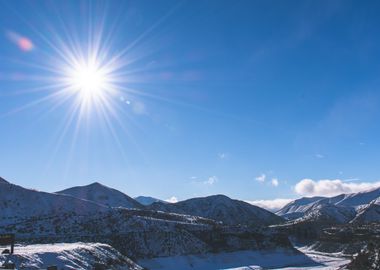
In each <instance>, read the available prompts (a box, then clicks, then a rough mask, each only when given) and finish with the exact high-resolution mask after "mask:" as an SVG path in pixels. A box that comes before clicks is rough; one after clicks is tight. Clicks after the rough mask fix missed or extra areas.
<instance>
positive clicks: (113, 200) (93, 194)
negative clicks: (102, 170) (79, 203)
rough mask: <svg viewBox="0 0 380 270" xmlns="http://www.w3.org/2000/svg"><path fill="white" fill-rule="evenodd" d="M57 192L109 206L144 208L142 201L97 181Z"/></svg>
mask: <svg viewBox="0 0 380 270" xmlns="http://www.w3.org/2000/svg"><path fill="white" fill-rule="evenodd" d="M56 193H57V194H67V195H71V196H74V197H76V198H80V199H84V200H89V201H93V202H96V203H98V204H102V205H106V206H109V207H125V208H143V206H142V205H141V204H140V203H138V202H137V201H135V200H134V199H132V198H131V197H129V196H128V195H126V194H124V193H122V192H120V191H118V190H116V189H113V188H110V187H106V186H104V185H102V184H100V183H97V182H95V183H92V184H90V185H86V186H78V187H72V188H68V189H65V190H62V191H58V192H56Z"/></svg>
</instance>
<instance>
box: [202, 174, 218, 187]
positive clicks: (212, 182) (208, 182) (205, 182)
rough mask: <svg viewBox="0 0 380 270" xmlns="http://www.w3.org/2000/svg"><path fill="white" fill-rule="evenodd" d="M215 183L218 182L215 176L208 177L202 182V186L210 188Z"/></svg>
mask: <svg viewBox="0 0 380 270" xmlns="http://www.w3.org/2000/svg"><path fill="white" fill-rule="evenodd" d="M216 182H218V177H216V176H210V177H209V178H208V179H207V180H206V181H204V182H203V184H205V185H209V186H212V185H213V184H215V183H216Z"/></svg>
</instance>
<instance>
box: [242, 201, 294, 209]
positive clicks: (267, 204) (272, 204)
mask: <svg viewBox="0 0 380 270" xmlns="http://www.w3.org/2000/svg"><path fill="white" fill-rule="evenodd" d="M291 201H293V199H273V200H256V201H246V202H247V203H250V204H253V205H256V206H258V207H261V208H264V209H267V210H269V211H272V212H275V211H277V210H280V209H281V208H282V207H284V206H285V205H286V204H288V203H290V202H291Z"/></svg>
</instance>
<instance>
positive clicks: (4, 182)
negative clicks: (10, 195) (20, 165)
mask: <svg viewBox="0 0 380 270" xmlns="http://www.w3.org/2000/svg"><path fill="white" fill-rule="evenodd" d="M0 184H9V182H8V181H7V180H5V179H4V178H2V177H0Z"/></svg>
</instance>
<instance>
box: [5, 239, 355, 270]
mask: <svg viewBox="0 0 380 270" xmlns="http://www.w3.org/2000/svg"><path fill="white" fill-rule="evenodd" d="M299 250H300V251H301V252H303V253H304V254H300V253H293V252H289V251H286V250H274V251H272V252H258V251H239V252H232V253H219V254H204V255H191V256H176V257H162V258H154V259H145V260H140V261H138V264H139V265H140V266H142V267H146V268H147V269H149V270H162V269H165V270H178V269H181V270H190V269H191V270H195V269H196V270H216V269H225V270H227V269H228V270H252V269H255V270H258V269H283V270H285V269H286V270H300V269H319V270H335V269H339V268H340V267H341V266H343V265H345V264H348V263H349V262H350V260H348V259H347V258H344V257H343V256H342V255H341V254H340V253H336V254H327V253H321V252H316V251H313V250H311V249H308V248H299ZM15 253H16V254H15V255H12V257H11V260H12V261H13V262H15V263H16V264H17V265H18V266H19V268H20V269H40V268H46V267H47V266H50V265H56V266H58V269H78V270H79V269H94V266H95V265H98V266H100V267H101V269H120V270H121V269H123V270H128V269H129V270H141V269H142V268H141V267H140V266H138V265H137V264H135V263H134V262H132V261H131V260H130V259H128V258H127V257H125V256H123V255H122V254H120V253H119V252H118V251H117V250H115V249H114V248H112V247H111V246H109V245H106V244H99V243H70V244H65V243H60V244H38V245H28V246H16V247H15ZM4 260H5V255H0V263H2V262H3V261H4ZM102 267H103V268H102Z"/></svg>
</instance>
